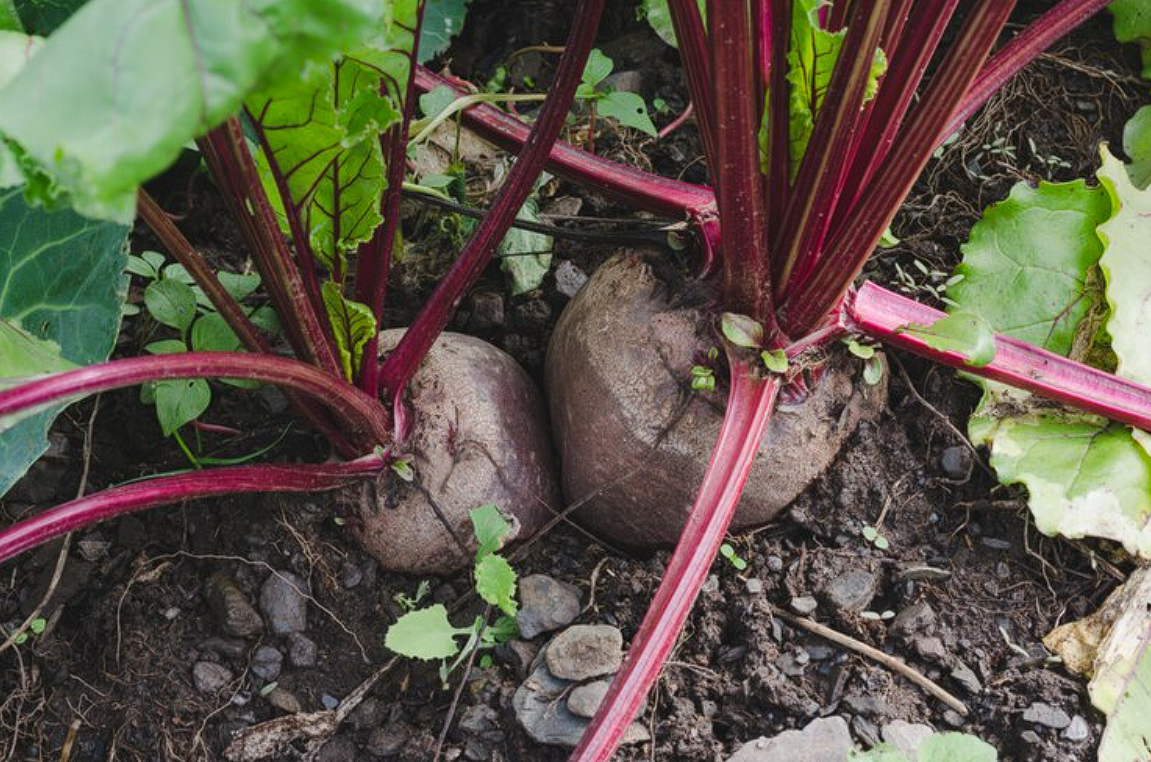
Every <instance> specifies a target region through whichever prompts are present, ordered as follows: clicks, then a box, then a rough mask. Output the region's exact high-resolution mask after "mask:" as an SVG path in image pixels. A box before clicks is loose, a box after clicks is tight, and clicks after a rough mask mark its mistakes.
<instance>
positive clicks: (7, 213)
mask: <svg viewBox="0 0 1151 762" xmlns="http://www.w3.org/2000/svg"><path fill="white" fill-rule="evenodd" d="M127 235H128V229H127V228H126V227H123V226H121V225H115V224H111V223H106V222H94V221H91V220H86V219H84V218H82V217H80V216H79V215H77V214H75V213H73V212H70V211H58V212H48V211H45V210H43V209H36V208H30V207H29V206H28V205H27V204H26V203H25V201H24V198H23V197H22V195H21V193H20V191H19V189H10V190H8V191H2V192H0V318H3V319H4V320H5V321H8V322H9V323H12V324H15V325H19V326H20V327H21V328H22V329H23V330H24V331H26V332H28V334H30V335H31V336H32V337H34V338H35V339H38V340H42V341H50V342H52V343H54V344H55V345H56V346H58V347H59V351H60V356H61V357H62V358H63V359H64V360H67V361H69V362H71V363H74V364H77V365H88V364H91V363H95V362H100V361H102V360H105V359H107V357H108V355H109V354H110V353H111V351H112V347H113V346H114V345H115V341H116V334H117V333H118V332H119V329H120V307H121V305H123V303H124V299H125V297H126V296H127V289H128V278H127V276H125V275H124V274H123V273H124V267H125V265H126V264H127V251H126V250H125V241H126V240H127ZM14 370H15V371H16V372H17V373H18V372H19V370H18V369H14ZM10 374H13V373H12V372H11V371H9V370H8V368H7V365H5V370H4V371H3V372H2V375H6V376H7V375H10ZM56 412H57V411H49V412H45V413H41V414H39V415H36V416H35V417H32V418H29V419H27V420H24V421H21V422H20V423H19V424H17V425H16V426H14V427H12V428H10V429H8V430H7V431H4V432H3V433H0V495H2V494H4V493H5V492H6V491H7V490H8V488H9V487H11V486H12V484H13V483H14V482H15V481H16V479H18V478H19V477H20V475H21V474H23V473H24V471H25V470H27V468H28V466H29V465H31V464H32V462H33V461H35V460H36V458H38V457H40V454H41V453H43V452H44V450H45V449H46V448H47V446H48V444H47V440H46V436H47V432H48V427H49V426H50V425H51V423H52V419H53V418H54V417H55V414H56Z"/></svg>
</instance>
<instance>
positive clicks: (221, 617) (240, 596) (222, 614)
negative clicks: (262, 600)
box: [204, 572, 264, 638]
mask: <svg viewBox="0 0 1151 762" xmlns="http://www.w3.org/2000/svg"><path fill="white" fill-rule="evenodd" d="M204 598H206V599H207V601H208V606H209V608H211V609H212V613H213V614H214V615H215V617H216V621H217V622H219V623H220V627H221V628H222V629H223V630H224V632H225V633H227V634H228V635H233V636H235V637H238V638H247V637H251V636H252V635H258V634H259V633H261V632H263V631H264V620H263V619H261V618H260V615H259V613H257V612H256V609H255V608H253V606H252V604H251V603H249V602H248V597H247V596H246V595H244V591H243V590H241V589H240V586H239V584H237V583H236V580H234V579H232V578H231V577H229V576H228V575H227V574H224V573H223V572H216V573H215V574H213V575H212V576H210V577H208V581H207V583H205V585H204Z"/></svg>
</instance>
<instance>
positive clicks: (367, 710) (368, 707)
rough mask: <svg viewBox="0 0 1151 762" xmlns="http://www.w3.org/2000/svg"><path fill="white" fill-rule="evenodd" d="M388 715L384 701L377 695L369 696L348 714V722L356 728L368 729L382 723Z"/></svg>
mask: <svg viewBox="0 0 1151 762" xmlns="http://www.w3.org/2000/svg"><path fill="white" fill-rule="evenodd" d="M387 716H388V709H387V707H385V706H384V702H382V701H380V700H379V699H378V698H376V697H375V696H368V697H367V698H366V699H364V700H363V701H361V702H360V704H359V706H357V707H356V708H355V709H353V710H352V711H351V712H350V713H349V714H348V722H349V723H350V724H351V726H352V727H353V728H355V729H356V730H366V729H368V728H374V727H376V726H377V725H381V724H382V723H383V721H384V718H385V717H387Z"/></svg>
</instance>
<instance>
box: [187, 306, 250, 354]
mask: <svg viewBox="0 0 1151 762" xmlns="http://www.w3.org/2000/svg"><path fill="white" fill-rule="evenodd" d="M241 348H242V345H241V344H240V337H239V336H237V335H236V334H235V332H234V331H233V330H232V329H231V327H230V326H229V325H228V321H226V320H224V317H223V316H222V315H220V313H218V312H209V313H207V314H206V315H201V316H200V317H199V318H198V319H197V320H196V322H195V323H194V324H193V325H192V350H193V351H195V352H239V351H240V349H241Z"/></svg>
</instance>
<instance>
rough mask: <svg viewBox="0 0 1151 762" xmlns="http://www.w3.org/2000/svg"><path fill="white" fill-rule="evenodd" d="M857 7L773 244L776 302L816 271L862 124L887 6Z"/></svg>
mask: <svg viewBox="0 0 1151 762" xmlns="http://www.w3.org/2000/svg"><path fill="white" fill-rule="evenodd" d="M856 7H857V12H856V13H855V15H854V16H852V22H853V23H851V24H849V25H848V28H847V38H846V39H845V40H844V42H843V48H842V50H841V51H840V54H839V60H838V62H837V64H836V66H835V70H834V72H833V73H832V75H831V81H830V82H829V83H828V87H827V94H826V95H825V96H824V99H823V107H822V108H821V109H820V111H819V116H818V117H817V118H816V122H815V129H814V130H813V131H812V133H811V140H810V142H809V144H808V150H807V152H806V153H805V154H804V156H803V161H802V162H801V163H800V165H799V174H798V175H797V176H796V178H795V187H794V188H793V190H792V193H791V201H790V202H789V203H788V205H787V213H786V214H785V216H784V218H783V224H782V226H781V228H780V233H779V237H778V238H777V239H775V241H774V242H773V254H774V261H773V263H772V264H773V269H774V274H775V279H776V280H775V288H776V295H777V296H778V295H779V294H781V293H783V291H784V290H785V289H786V288H787V284H788V282H789V281H790V279H791V274H792V272H793V271H795V270H797V269H798V270H799V271H800V273H801V274H802V273H803V272H805V271H807V270H809V269H810V268H811V267H812V266H813V265H814V262H815V259H816V258H817V257H818V256H819V253H820V251H821V249H822V247H823V242H824V238H825V237H826V236H827V231H828V228H829V226H830V225H831V214H832V212H833V211H834V209H835V204H836V202H837V201H838V199H839V194H840V191H841V190H842V188H843V182H844V179H845V178H846V177H847V172H848V170H849V169H850V167H851V162H850V158H851V152H852V148H853V146H854V144H855V131H856V129H857V127H858V126H859V124H860V121H861V119H862V118H863V114H864V111H863V100H864V97H865V96H866V94H867V83H868V81H869V80H870V79H871V69H872V63H873V62H874V60H875V51H876V48H878V47H879V37H880V35H881V34H882V33H883V29H884V22H885V21H886V19H887V14H888V12H889V10H890V7H891V1H890V0H874V1H873V2H870V3H867V4H860V5H858V6H856Z"/></svg>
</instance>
